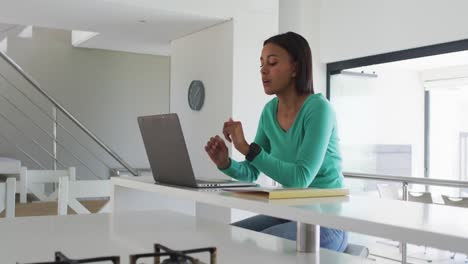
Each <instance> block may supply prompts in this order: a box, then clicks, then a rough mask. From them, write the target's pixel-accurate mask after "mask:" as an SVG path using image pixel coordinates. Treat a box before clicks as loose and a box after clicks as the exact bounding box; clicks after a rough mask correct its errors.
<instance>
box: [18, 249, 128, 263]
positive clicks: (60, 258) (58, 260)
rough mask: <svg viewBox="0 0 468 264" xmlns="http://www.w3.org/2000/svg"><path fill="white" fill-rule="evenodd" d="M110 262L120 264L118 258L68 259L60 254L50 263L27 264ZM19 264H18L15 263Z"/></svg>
mask: <svg viewBox="0 0 468 264" xmlns="http://www.w3.org/2000/svg"><path fill="white" fill-rule="evenodd" d="M109 261H112V263H113V264H120V257H119V256H111V257H99V258H88V259H69V258H67V257H66V256H65V255H64V254H63V253H62V252H60V251H58V252H55V261H52V262H37V263H29V264H79V263H98V262H107V263H109ZM17 264H19V263H17Z"/></svg>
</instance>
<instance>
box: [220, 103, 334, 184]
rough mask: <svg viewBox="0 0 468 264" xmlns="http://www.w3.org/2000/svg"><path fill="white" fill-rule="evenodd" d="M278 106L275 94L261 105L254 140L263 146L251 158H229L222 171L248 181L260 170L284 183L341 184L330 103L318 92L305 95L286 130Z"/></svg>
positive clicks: (256, 175) (254, 178)
mask: <svg viewBox="0 0 468 264" xmlns="http://www.w3.org/2000/svg"><path fill="white" fill-rule="evenodd" d="M277 109H278V98H277V97H275V98H274V99H272V100H271V101H270V102H268V103H267V104H266V105H265V107H264V109H263V112H262V115H261V117H260V122H259V125H258V130H257V135H256V136H255V140H254V141H255V143H257V144H258V145H260V146H261V147H262V151H261V152H260V154H258V155H257V156H256V157H255V158H254V159H253V161H252V162H249V161H247V160H245V161H243V162H237V161H235V160H231V164H230V166H229V167H228V168H226V169H224V170H221V171H222V172H224V173H225V174H226V175H228V176H230V177H232V178H235V179H237V180H241V181H249V182H253V181H255V180H257V178H258V175H259V173H260V171H261V172H263V173H264V174H266V175H267V176H269V177H270V178H272V179H273V180H275V181H277V182H279V183H280V184H282V185H283V186H284V187H295V188H305V187H315V188H340V187H342V184H343V175H342V171H341V154H340V150H339V146H338V145H339V144H338V143H339V142H338V141H339V139H338V133H337V128H336V116H335V112H334V111H333V109H332V107H331V105H330V103H329V102H328V101H327V100H326V99H325V98H324V97H323V96H322V95H321V94H312V95H310V96H308V97H307V99H306V100H305V101H304V103H303V105H302V107H301V109H300V110H299V113H298V114H297V116H296V119H295V120H294V123H293V125H292V126H291V128H289V129H288V130H287V131H284V130H283V129H282V128H281V127H280V126H279V123H278V119H277V117H276V113H277Z"/></svg>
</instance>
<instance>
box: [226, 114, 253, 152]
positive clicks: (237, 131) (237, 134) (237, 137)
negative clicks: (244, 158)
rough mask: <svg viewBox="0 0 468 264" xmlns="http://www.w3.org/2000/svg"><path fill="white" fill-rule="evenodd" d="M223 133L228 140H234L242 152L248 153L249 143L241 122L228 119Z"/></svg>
mask: <svg viewBox="0 0 468 264" xmlns="http://www.w3.org/2000/svg"><path fill="white" fill-rule="evenodd" d="M223 134H224V137H225V138H226V140H227V141H229V142H232V143H233V144H234V147H235V148H236V149H237V150H238V151H239V152H240V153H242V154H244V155H247V153H248V152H249V144H248V143H247V141H246V140H245V137H244V131H243V129H242V123H241V122H239V121H234V120H232V118H229V120H228V121H226V122H224V127H223Z"/></svg>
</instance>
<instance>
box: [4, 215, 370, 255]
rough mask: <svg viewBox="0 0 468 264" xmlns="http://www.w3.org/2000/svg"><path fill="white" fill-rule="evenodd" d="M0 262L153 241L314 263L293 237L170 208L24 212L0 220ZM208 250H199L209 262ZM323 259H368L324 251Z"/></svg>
mask: <svg viewBox="0 0 468 264" xmlns="http://www.w3.org/2000/svg"><path fill="white" fill-rule="evenodd" d="M0 234H1V239H0V263H2V264H10V263H16V261H19V262H20V263H22V262H23V263H24V262H34V261H36V262H38V261H42V262H44V261H51V260H53V254H54V252H55V251H61V252H62V253H64V254H65V255H67V257H69V258H91V257H102V256H110V255H119V256H121V263H122V264H124V263H128V256H129V255H130V254H136V253H150V252H152V250H153V243H160V244H163V245H165V246H167V247H170V248H172V249H176V250H183V249H190V248H199V247H211V246H215V247H217V259H218V263H223V264H224V263H237V264H238V263H297V264H300V263H315V261H314V258H315V256H316V255H315V254H310V253H309V254H306V253H297V252H296V249H295V246H296V244H295V242H293V241H288V240H284V239H280V238H277V237H273V236H270V235H266V234H261V233H257V232H252V231H249V230H245V229H241V228H237V227H232V226H229V225H225V224H219V223H216V222H212V221H207V220H202V219H199V218H195V217H193V216H189V215H184V214H180V213H174V212H170V211H146V212H129V213H118V214H93V215H69V216H46V217H21V218H14V219H2V220H0ZM207 255H208V254H206V255H197V256H196V257H197V258H200V259H201V260H202V261H205V262H207V261H208V258H207V257H206V256H207ZM320 263H322V264H324V263H333V264H340V263H343V264H344V263H346V264H357V263H368V262H366V261H365V260H363V259H361V258H357V257H353V256H350V255H346V254H338V253H335V252H332V251H328V250H321V252H320Z"/></svg>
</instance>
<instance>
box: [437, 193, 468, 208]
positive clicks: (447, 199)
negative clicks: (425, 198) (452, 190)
mask: <svg viewBox="0 0 468 264" xmlns="http://www.w3.org/2000/svg"><path fill="white" fill-rule="evenodd" d="M442 200H444V204H445V205H450V206H457V207H466V208H468V197H451V196H447V195H442Z"/></svg>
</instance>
